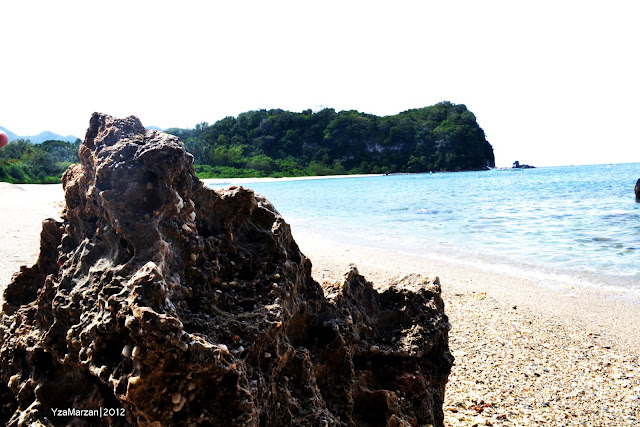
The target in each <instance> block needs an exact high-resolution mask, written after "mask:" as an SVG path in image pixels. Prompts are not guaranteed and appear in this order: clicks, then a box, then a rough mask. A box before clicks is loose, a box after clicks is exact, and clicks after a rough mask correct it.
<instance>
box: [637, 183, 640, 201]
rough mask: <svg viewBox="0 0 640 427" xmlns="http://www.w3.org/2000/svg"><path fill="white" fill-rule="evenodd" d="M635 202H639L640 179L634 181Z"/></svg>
mask: <svg viewBox="0 0 640 427" xmlns="http://www.w3.org/2000/svg"><path fill="white" fill-rule="evenodd" d="M636 200H637V201H638V202H640V179H639V180H637V181H636Z"/></svg>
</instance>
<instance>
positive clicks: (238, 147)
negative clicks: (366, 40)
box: [166, 102, 495, 178]
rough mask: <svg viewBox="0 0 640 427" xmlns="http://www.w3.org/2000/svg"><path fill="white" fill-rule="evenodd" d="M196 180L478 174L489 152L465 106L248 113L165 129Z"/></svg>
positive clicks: (490, 162) (489, 159) (491, 158)
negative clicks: (185, 154) (188, 158)
mask: <svg viewBox="0 0 640 427" xmlns="http://www.w3.org/2000/svg"><path fill="white" fill-rule="evenodd" d="M166 132H168V133H171V134H173V135H176V136H179V137H180V138H181V139H182V141H183V142H184V144H185V147H186V149H187V151H189V152H190V153H191V154H193V156H194V161H195V164H196V171H197V172H198V175H199V176H200V177H202V178H217V177H263V176H276V177H278V176H305V175H335V174H356V173H363V174H367V173H395V172H429V171H459V170H482V169H486V168H487V167H494V166H495V159H494V155H493V148H492V147H491V144H489V142H487V140H486V138H485V134H484V131H483V130H482V128H480V126H479V125H478V123H477V121H476V117H475V116H474V115H473V113H472V112H471V111H469V110H468V109H467V107H466V106H464V105H462V104H458V105H456V104H453V103H450V102H441V103H438V104H436V105H433V106H430V107H425V108H419V109H413V110H408V111H404V112H402V113H399V114H396V115H393V116H383V117H378V116H375V115H371V114H365V113H360V112H358V111H354V110H351V111H340V112H336V111H335V110H334V109H332V108H325V109H323V110H320V111H317V112H312V111H311V110H306V111H303V112H301V113H295V112H290V111H284V110H279V109H276V110H259V111H249V112H246V113H242V114H240V115H238V117H237V118H236V117H226V118H224V119H222V120H219V121H217V122H216V123H214V124H212V125H209V124H207V123H201V124H199V125H197V126H196V127H195V128H194V129H177V128H173V129H167V130H166Z"/></svg>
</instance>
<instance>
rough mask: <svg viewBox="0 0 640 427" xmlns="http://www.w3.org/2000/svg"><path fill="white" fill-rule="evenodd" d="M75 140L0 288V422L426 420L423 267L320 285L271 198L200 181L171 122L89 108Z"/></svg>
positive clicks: (428, 298)
mask: <svg viewBox="0 0 640 427" xmlns="http://www.w3.org/2000/svg"><path fill="white" fill-rule="evenodd" d="M79 154H80V159H81V164H80V165H74V166H71V167H70V168H69V169H68V170H67V172H66V173H65V175H64V177H63V185H64V189H65V199H66V207H65V210H64V212H63V222H62V223H59V222H56V221H53V220H47V221H45V223H44V226H43V231H42V240H41V252H40V258H39V260H38V262H37V264H36V265H34V266H33V267H31V268H25V267H23V268H22V270H21V271H20V273H19V274H17V275H16V276H15V277H14V280H13V282H12V283H11V284H10V285H9V286H8V288H7V290H6V292H5V300H6V302H5V305H4V307H3V310H4V311H3V318H2V329H1V330H0V331H1V332H0V333H1V335H0V342H1V349H0V369H1V376H2V383H3V385H2V387H0V399H2V405H3V406H2V408H1V410H0V417H2V419H0V422H2V421H4V422H5V423H6V424H9V425H21V424H25V425H26V424H38V423H41V424H44V425H69V424H72V425H85V424H90V425H93V424H104V425H126V424H139V425H216V426H218V425H225V426H226V425H255V426H258V425H260V426H283V425H318V426H322V425H345V426H352V425H381V426H385V425H386V426H409V425H426V424H434V425H442V424H443V414H442V402H443V398H444V388H445V383H446V381H447V377H448V374H449V371H450V368H451V365H452V361H453V357H452V356H451V354H450V353H449V349H448V330H449V324H448V321H447V317H446V315H445V314H444V304H443V302H442V299H441V297H440V286H439V283H438V281H437V279H436V280H425V279H422V278H420V277H419V276H408V277H406V278H404V279H402V280H400V281H398V282H397V283H394V284H391V285H390V286H388V287H387V288H386V289H384V290H381V291H377V290H374V288H373V286H372V285H371V283H369V282H367V281H366V280H365V279H364V278H363V277H362V276H360V275H359V274H358V272H357V270H356V269H355V267H354V268H352V269H351V270H350V271H349V272H348V273H347V274H346V276H345V280H344V283H343V285H342V287H341V288H340V289H339V291H338V292H337V293H335V294H332V297H331V298H327V297H325V296H324V293H323V290H322V288H321V287H320V285H319V284H318V283H317V282H315V281H314V280H313V279H312V277H311V262H310V261H309V260H308V259H307V258H306V257H305V256H304V255H303V254H302V253H301V252H300V250H299V249H298V246H297V245H296V243H295V241H294V240H293V237H292V235H291V230H290V228H289V225H288V224H287V223H286V222H285V221H284V220H283V219H282V217H281V216H280V215H279V214H278V212H277V211H276V210H275V209H274V207H273V206H272V205H271V204H270V203H269V202H268V201H267V200H265V199H264V198H262V197H261V196H258V195H256V194H254V193H253V192H252V191H251V190H246V189H243V188H242V187H231V188H229V189H228V190H222V191H213V190H210V189H207V188H206V187H204V186H203V184H202V183H201V182H200V181H199V180H198V178H197V177H196V175H195V173H194V171H193V167H192V158H191V156H190V155H189V154H187V153H186V152H185V151H184V149H183V146H182V144H181V142H180V141H179V139H178V138H176V137H173V136H170V135H167V134H164V133H162V132H158V131H147V130H145V129H144V127H143V126H142V125H141V124H140V122H139V120H138V119H137V118H135V117H129V118H127V119H124V120H120V119H115V118H113V117H110V116H105V115H101V114H94V115H93V117H92V118H91V124H90V127H89V129H88V131H87V135H86V138H85V141H84V143H83V145H82V146H81V147H80V153H79ZM4 384H6V386H5V385H4ZM100 408H103V409H104V408H107V409H111V410H112V411H111V412H109V413H105V412H104V411H103V412H102V415H103V417H102V418H99V417H95V416H90V415H91V413H87V412H84V413H83V412H81V411H85V410H86V411H96V412H97V411H98V410H100ZM54 410H55V413H54ZM62 411H64V412H62Z"/></svg>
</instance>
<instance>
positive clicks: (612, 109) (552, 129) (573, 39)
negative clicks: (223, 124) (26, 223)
mask: <svg viewBox="0 0 640 427" xmlns="http://www.w3.org/2000/svg"><path fill="white" fill-rule="evenodd" d="M639 20H640V2H638V1H616V0H610V1H607V2H604V1H598V2H595V1H588V0H586V1H584V0H583V1H560V0H556V1H535V2H534V1H530V2H525V1H513V0H511V1H477V0H474V1H402V0H398V1H393V2H391V1H384V2H376V1H348V0H342V1H327V0H325V1H322V2H310V1H300V0H298V1H277V0H272V1H226V2H218V1H189V0H183V1H176V0H172V1H141V0H126V1H120V0H111V1H108V2H104V1H101V2H97V1H86V0H83V1H64V0H61V1H55V2H54V1H49V0H48V1H12V2H2V5H0V21H2V26H1V27H0V28H1V31H2V33H3V34H2V35H0V60H1V61H2V62H1V66H0V125H2V126H4V127H6V128H7V129H9V130H11V131H13V132H15V133H17V134H21V135H31V134H37V133H39V132H41V131H43V130H51V131H53V132H56V133H59V134H63V135H67V134H74V135H76V136H78V137H80V138H83V137H84V133H85V131H86V128H87V126H88V123H89V117H90V115H91V113H92V112H94V111H100V112H104V113H108V114H111V115H115V116H119V117H124V116H128V115H131V114H133V115H137V116H138V117H140V119H141V120H142V123H143V124H144V125H146V126H150V125H155V126H159V127H162V128H167V127H194V126H195V124H197V123H199V122H203V121H206V122H209V123H213V122H215V121H217V120H219V119H221V118H223V117H225V116H230V115H234V116H235V115H237V114H239V113H241V112H244V111H248V110H254V109H260V108H266V109H270V108H282V109H286V110H290V111H302V110H304V109H307V108H312V109H315V108H316V107H318V106H320V105H323V106H327V107H332V108H335V109H336V110H338V111H339V110H350V109H355V110H358V111H362V112H366V113H372V114H376V115H389V114H396V113H398V112H400V111H404V110H407V109H410V108H419V107H425V106H428V105H432V104H435V103H437V102H440V101H444V100H448V101H451V102H454V103H457V104H465V105H466V106H467V107H468V108H469V109H470V110H471V111H472V112H473V113H474V114H475V115H476V117H477V119H478V123H479V124H480V126H481V127H482V128H483V129H484V131H485V133H486V135H487V139H488V140H489V142H491V144H492V145H493V147H494V151H495V155H496V161H497V164H498V165H502V166H504V165H510V164H511V163H512V162H513V161H514V160H519V161H520V162H521V163H529V164H534V165H538V166H550V165H569V164H591V163H617V162H640V137H639V130H638V129H639V125H640V104H639V103H638V102H639V100H640V55H639V52H640V24H638V22H639Z"/></svg>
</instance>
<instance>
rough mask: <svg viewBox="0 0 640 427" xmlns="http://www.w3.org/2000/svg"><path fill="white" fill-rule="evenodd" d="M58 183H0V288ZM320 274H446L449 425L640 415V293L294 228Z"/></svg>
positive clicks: (597, 421) (335, 277)
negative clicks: (451, 361)
mask: <svg viewBox="0 0 640 427" xmlns="http://www.w3.org/2000/svg"><path fill="white" fill-rule="evenodd" d="M63 205H64V195H63V192H62V187H61V186H60V185H11V184H6V183H0V207H1V209H0V223H1V224H2V226H1V227H0V242H1V245H0V255H1V256H2V263H0V287H1V288H2V289H4V287H5V286H6V285H7V284H8V283H9V281H10V278H11V275H12V274H13V273H14V272H16V271H18V270H19V268H20V266H21V265H29V266H30V265H32V264H33V263H34V262H35V261H36V259H37V256H38V251H39V240H40V238H39V234H40V230H41V223H42V220H44V219H45V218H57V219H59V217H60V212H61V210H62V208H63ZM293 234H294V237H295V239H296V241H297V242H298V244H299V246H300V248H301V249H302V251H303V252H304V253H305V255H307V256H308V257H309V258H311V260H312V262H313V274H314V277H315V278H316V280H318V281H319V282H320V283H323V282H336V281H340V278H341V276H342V273H343V272H344V271H346V269H347V267H348V265H349V264H350V263H354V264H356V265H357V266H358V268H359V270H360V272H361V273H362V274H363V275H364V276H365V277H367V278H368V279H369V280H371V281H372V282H374V283H375V284H384V283H385V282H387V281H388V280H389V279H391V278H393V277H397V276H399V275H402V274H408V273H421V274H423V275H425V276H439V277H440V282H441V285H442V291H443V298H444V300H445V304H446V312H447V314H448V316H449V319H450V321H451V326H452V328H451V332H450V335H449V338H450V347H451V351H452V353H453V355H454V356H455V358H456V362H455V365H454V367H453V369H452V372H451V376H450V377H449V383H448V385H447V394H446V401H445V405H444V411H445V425H450V426H474V425H493V426H520V425H553V426H563V425H566V426H574V425H575V426H582V425H584V426H600V425H602V426H633V425H640V364H639V363H640V358H639V356H638V355H639V354H640V311H639V308H640V303H639V302H638V299H637V297H636V296H635V295H636V294H633V293H631V292H625V291H621V290H619V289H615V288H609V289H604V290H603V289H596V288H584V287H580V286H579V285H577V284H572V283H564V284H544V283H543V284H539V283H534V282H533V281H530V280H528V279H526V278H522V277H514V276H511V275H508V274H505V273H499V272H495V271H491V269H485V268H478V267H472V266H471V265H470V264H465V263H457V262H452V261H445V260H442V259H435V258H430V257H428V256H418V255H415V254H404V253H399V252H391V251H385V250H379V249H372V248H364V247H358V246H354V245H347V244H344V243H337V242H332V241H329V240H326V239H325V238H324V237H321V236H316V235H313V234H309V233H307V232H306V231H305V230H297V229H295V227H294V229H293Z"/></svg>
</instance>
